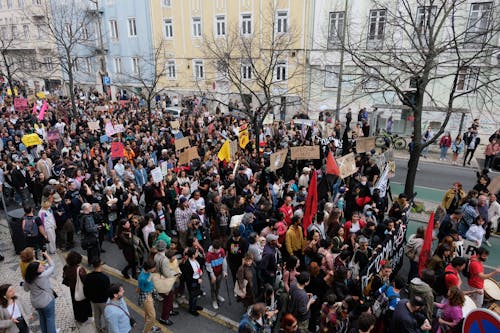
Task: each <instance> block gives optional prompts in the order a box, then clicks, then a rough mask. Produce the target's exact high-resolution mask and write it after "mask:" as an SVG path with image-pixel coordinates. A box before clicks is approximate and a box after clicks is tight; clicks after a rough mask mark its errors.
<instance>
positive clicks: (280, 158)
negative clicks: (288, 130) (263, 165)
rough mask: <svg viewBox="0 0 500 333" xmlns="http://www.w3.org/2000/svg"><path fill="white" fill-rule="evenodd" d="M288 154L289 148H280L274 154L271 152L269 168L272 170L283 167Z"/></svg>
mask: <svg viewBox="0 0 500 333" xmlns="http://www.w3.org/2000/svg"><path fill="white" fill-rule="evenodd" d="M287 154H288V148H287V149H282V150H278V151H277V152H275V153H274V154H271V164H270V165H269V169H271V171H275V170H278V169H281V168H282V167H283V165H285V161H286V155H287Z"/></svg>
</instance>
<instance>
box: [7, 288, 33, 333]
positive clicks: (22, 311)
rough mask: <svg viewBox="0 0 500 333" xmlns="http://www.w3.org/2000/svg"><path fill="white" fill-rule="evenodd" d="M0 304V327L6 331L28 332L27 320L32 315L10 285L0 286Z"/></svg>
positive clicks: (13, 332) (12, 332) (9, 332)
mask: <svg viewBox="0 0 500 333" xmlns="http://www.w3.org/2000/svg"><path fill="white" fill-rule="evenodd" d="M0 305H1V308H0V327H2V328H3V329H4V330H5V332H6V333H15V332H19V333H29V331H30V330H29V327H28V322H29V321H31V318H32V315H31V314H30V312H28V310H27V309H26V307H25V305H24V304H23V302H22V301H21V300H20V299H19V298H18V297H17V295H16V291H15V290H14V287H13V286H12V285H10V284H3V285H1V286H0ZM16 328H17V330H16Z"/></svg>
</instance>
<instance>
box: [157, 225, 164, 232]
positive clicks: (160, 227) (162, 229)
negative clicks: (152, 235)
mask: <svg viewBox="0 0 500 333" xmlns="http://www.w3.org/2000/svg"><path fill="white" fill-rule="evenodd" d="M155 229H156V230H158V231H165V227H164V226H162V225H161V224H157V225H156V226H155Z"/></svg>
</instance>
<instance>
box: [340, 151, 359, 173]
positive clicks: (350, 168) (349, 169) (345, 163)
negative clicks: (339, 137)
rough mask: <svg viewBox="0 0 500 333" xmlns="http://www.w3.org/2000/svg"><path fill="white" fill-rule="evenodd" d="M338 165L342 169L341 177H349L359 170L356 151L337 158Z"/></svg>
mask: <svg viewBox="0 0 500 333" xmlns="http://www.w3.org/2000/svg"><path fill="white" fill-rule="evenodd" d="M336 161H337V165H338V167H339V169H340V178H346V177H349V176H350V175H352V174H355V173H356V172H357V171H358V168H357V167H356V161H355V158H354V153H350V154H347V155H345V156H342V157H340V158H338V159H336Z"/></svg>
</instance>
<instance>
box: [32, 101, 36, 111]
mask: <svg viewBox="0 0 500 333" xmlns="http://www.w3.org/2000/svg"><path fill="white" fill-rule="evenodd" d="M36 111H37V109H36V101H35V103H33V111H32V113H36Z"/></svg>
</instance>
